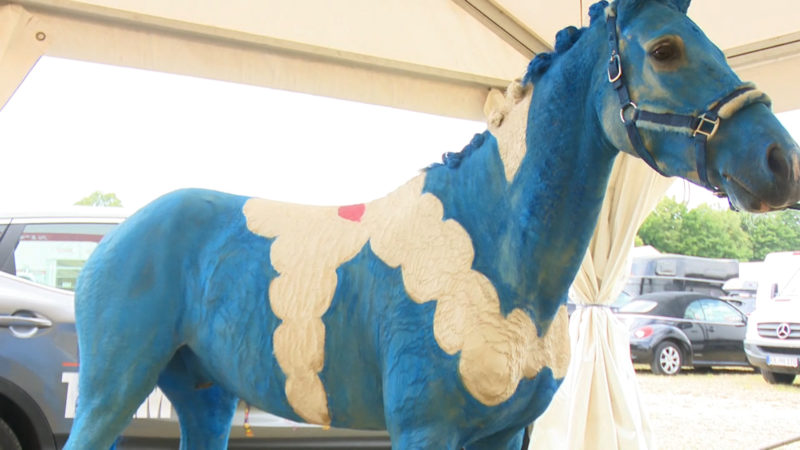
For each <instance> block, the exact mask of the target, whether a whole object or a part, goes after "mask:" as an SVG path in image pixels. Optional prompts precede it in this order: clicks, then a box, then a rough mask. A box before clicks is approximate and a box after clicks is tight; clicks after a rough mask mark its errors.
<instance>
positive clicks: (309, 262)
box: [244, 175, 569, 424]
mask: <svg viewBox="0 0 800 450" xmlns="http://www.w3.org/2000/svg"><path fill="white" fill-rule="evenodd" d="M424 181H425V175H420V176H418V177H417V178H416V179H414V180H413V181H412V182H410V183H408V184H406V185H405V186H403V187H402V188H400V189H399V190H397V191H396V192H394V193H392V194H390V195H389V196H387V197H386V198H383V199H380V200H376V201H374V202H370V203H368V204H367V205H365V206H364V207H363V208H360V209H359V212H361V214H359V215H357V216H355V217H354V216H348V217H342V214H341V211H342V210H341V208H335V207H329V208H324V207H308V206H303V205H291V204H286V203H281V202H274V201H270V200H263V199H251V200H248V202H247V203H246V204H245V206H244V214H245V216H247V225H248V228H249V229H250V230H251V231H253V232H254V233H256V234H259V235H261V236H264V237H267V238H274V239H275V240H274V242H273V244H272V247H271V252H270V261H271V262H272V265H273V267H274V268H275V270H277V272H278V273H279V274H280V276H278V277H277V278H276V279H275V280H273V281H272V282H271V284H270V287H269V299H270V305H271V308H272V311H273V312H274V313H275V315H276V316H277V317H278V318H279V319H280V320H281V324H280V325H279V326H278V328H277V329H276V330H275V335H274V341H273V348H274V353H275V357H276V358H277V360H278V363H279V364H280V366H281V369H282V370H283V372H284V373H285V374H286V377H287V380H286V397H287V399H288V401H289V403H290V404H291V405H292V407H293V408H294V410H295V411H296V412H297V413H298V415H300V416H301V417H302V418H303V419H304V420H306V421H308V422H311V423H320V424H329V423H330V416H329V414H328V408H327V400H326V399H327V396H326V393H325V387H324V386H323V383H322V382H321V381H320V379H319V376H318V373H319V372H321V371H322V369H323V366H324V360H325V357H324V343H325V325H324V323H323V320H322V316H323V314H324V313H325V312H326V311H327V310H328V308H329V307H330V304H331V301H332V300H333V296H334V292H335V290H336V285H337V276H336V270H337V269H338V268H339V267H340V266H341V265H342V264H343V263H345V262H347V261H349V260H351V259H352V258H353V257H355V255H356V254H358V252H359V251H360V250H361V249H362V248H363V247H364V246H365V245H366V243H367V242H369V243H370V250H371V252H372V253H373V254H374V255H375V256H376V257H377V258H379V259H380V260H381V261H382V262H383V263H385V264H386V265H388V266H389V267H391V268H398V267H400V268H401V274H402V281H403V286H404V289H405V291H406V293H407V294H408V296H409V297H410V298H411V299H412V300H413V301H415V302H417V303H424V302H428V301H432V300H435V301H436V309H435V313H434V319H433V323H432V324H431V326H432V327H433V333H434V337H435V339H436V342H437V344H438V345H439V347H440V348H441V349H442V350H443V351H444V352H445V353H447V354H449V355H455V354H457V353H459V352H460V356H459V358H460V360H459V373H460V375H461V378H462V380H463V382H464V385H465V387H466V388H467V390H468V391H469V392H470V394H471V395H473V396H474V397H475V398H476V399H478V400H479V401H480V402H481V403H483V404H485V405H497V404H499V403H501V402H503V401H505V400H507V399H508V398H509V397H510V396H511V395H512V394H513V393H514V391H515V390H516V387H517V384H518V383H519V381H520V380H521V379H522V378H523V377H525V378H533V377H534V376H535V375H536V374H538V372H539V370H541V369H542V367H544V365H545V364H548V365H550V366H551V367H552V368H553V370H554V372H555V375H556V377H557V378H563V377H564V375H565V370H566V366H567V363H568V361H569V343H568V342H566V341H564V340H563V339H562V337H563V335H564V333H565V331H566V326H567V325H566V322H567V317H566V310H565V309H564V308H562V312H561V314H560V315H559V316H558V320H557V321H556V326H551V327H547V328H546V330H543V332H542V334H543V335H544V337H543V339H540V338H539V333H538V332H537V328H536V325H534V323H533V321H532V320H531V319H530V317H529V316H528V315H527V314H526V313H525V312H524V311H522V310H520V309H515V310H514V311H512V312H511V313H510V314H509V315H508V316H507V317H506V316H504V315H503V314H501V311H500V302H499V298H498V295H497V292H496V291H495V289H494V287H493V285H492V283H491V281H490V280H489V279H487V278H486V276H484V275H483V274H481V273H480V272H478V271H475V270H473V269H472V262H473V260H474V249H473V247H472V240H471V239H470V236H469V234H468V233H467V232H466V231H465V230H464V229H463V228H462V227H461V226H460V225H459V224H458V222H456V221H455V220H453V219H449V220H442V216H443V213H444V208H443V206H442V204H441V202H440V201H439V200H438V199H437V198H436V197H435V196H434V195H431V194H422V187H423V185H424ZM554 337H555V339H554Z"/></svg>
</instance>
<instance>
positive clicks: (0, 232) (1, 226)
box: [0, 223, 7, 238]
mask: <svg viewBox="0 0 800 450" xmlns="http://www.w3.org/2000/svg"><path fill="white" fill-rule="evenodd" d="M6 227H7V225H5V224H2V223H0V238H2V237H3V233H5V231H6Z"/></svg>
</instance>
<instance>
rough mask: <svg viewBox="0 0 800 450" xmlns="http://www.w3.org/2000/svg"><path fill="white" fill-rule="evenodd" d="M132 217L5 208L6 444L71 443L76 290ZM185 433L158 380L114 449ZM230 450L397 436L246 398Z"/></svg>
mask: <svg viewBox="0 0 800 450" xmlns="http://www.w3.org/2000/svg"><path fill="white" fill-rule="evenodd" d="M126 216H127V214H126V213H125V212H124V211H122V210H120V209H119V208H89V209H84V208H76V209H74V210H70V211H67V212H64V213H58V214H55V213H51V212H48V213H46V214H0V448H3V449H5V448H10V449H14V448H23V449H56V448H61V447H62V446H63V445H64V443H65V442H66V439H67V437H68V435H69V430H70V427H71V426H72V418H73V417H74V414H75V408H76V405H77V403H78V401H79V393H78V366H79V358H78V345H77V338H76V334H75V314H74V301H73V300H74V299H73V293H72V291H73V290H74V289H75V284H76V282H77V279H78V275H79V274H80V271H81V268H82V267H83V265H84V263H85V262H86V260H87V259H88V257H89V255H90V254H91V252H92V250H93V249H94V248H95V247H96V246H97V244H98V243H99V242H100V240H101V239H102V238H103V236H105V234H106V233H108V232H109V231H111V230H113V229H114V227H116V226H117V225H118V224H119V223H120V222H122V221H123V220H124V219H125V217H126ZM245 416H247V419H248V420H247V422H246V424H247V427H245ZM248 431H249V432H252V436H253V437H248V436H247V435H248ZM179 436H180V431H179V426H178V422H177V415H176V413H175V411H174V410H173V408H172V406H171V405H170V403H169V400H168V399H167V398H166V397H165V396H164V394H163V393H162V392H161V391H160V390H159V389H158V388H156V389H155V390H154V391H153V392H152V393H151V394H150V395H149V396H148V397H147V399H145V401H144V403H143V404H142V405H141V407H139V409H138V410H137V411H136V412H135V414H134V418H133V420H132V421H131V424H130V425H129V426H128V427H127V429H126V430H125V432H124V433H123V436H122V437H121V439H120V441H119V442H118V445H117V448H121V449H131V448H148V449H157V448H177V447H178V439H179ZM229 448H232V449H235V448H298V449H302V448H306V449H312V448H313V449H316V448H374V449H389V448H391V444H390V441H389V437H388V434H387V433H386V432H383V431H355V430H344V429H335V428H331V429H325V428H322V427H318V426H311V425H307V424H300V423H295V422H291V421H289V420H285V419H282V418H279V417H276V416H273V415H271V414H267V413H265V412H262V411H258V410H256V409H252V410H251V409H250V408H249V407H248V406H247V405H244V404H241V405H240V407H239V410H238V411H237V413H236V415H235V417H234V425H233V427H232V429H231V440H230V447H229Z"/></svg>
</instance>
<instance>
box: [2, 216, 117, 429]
mask: <svg viewBox="0 0 800 450" xmlns="http://www.w3.org/2000/svg"><path fill="white" fill-rule="evenodd" d="M113 227H114V224H112V223H48V222H41V221H35V220H34V219H26V220H25V221H22V223H14V222H12V223H11V224H9V225H8V227H7V229H6V232H5V233H4V234H3V236H2V240H0V270H1V271H2V273H0V378H2V379H3V380H6V381H7V382H8V383H10V384H12V385H14V386H16V387H17V388H18V389H20V390H21V391H22V392H24V393H25V394H26V395H27V396H28V397H29V398H30V399H31V401H32V402H33V403H35V405H36V407H37V408H36V409H38V410H39V411H41V413H42V414H43V415H44V417H45V419H46V424H47V425H48V427H49V428H50V430H51V432H52V433H53V434H54V435H57V436H65V435H66V434H67V433H68V431H69V425H70V421H69V420H68V419H69V417H70V412H71V410H72V409H74V403H75V401H76V396H75V395H70V384H69V381H70V380H71V379H72V378H71V377H73V378H77V365H78V362H77V361H78V359H77V358H78V354H77V352H78V348H77V340H76V335H75V324H74V322H75V318H74V312H73V310H74V306H73V295H72V292H70V291H71V290H73V289H74V288H75V282H76V280H77V277H78V273H79V272H80V269H81V268H82V267H83V264H84V263H85V262H86V260H87V259H88V257H89V254H90V253H91V251H92V250H93V249H94V248H95V247H96V246H97V244H98V243H99V241H100V239H101V238H102V237H103V235H104V234H105V233H106V232H108V231H109V230H111V229H112V228H113Z"/></svg>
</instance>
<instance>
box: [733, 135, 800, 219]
mask: <svg viewBox="0 0 800 450" xmlns="http://www.w3.org/2000/svg"><path fill="white" fill-rule="evenodd" d="M775 122H777V120H775ZM778 125H779V124H778ZM780 131H781V132H782V133H780V134H781V136H779V137H778V138H776V139H773V140H771V141H768V142H767V143H766V144H761V145H759V144H757V142H758V141H759V139H757V137H755V138H753V139H752V141H751V145H753V144H754V145H755V146H756V148H755V149H754V150H755V158H754V159H755V160H750V161H748V160H747V159H749V158H746V157H744V158H741V159H742V160H741V161H738V164H731V165H728V166H729V167H728V168H726V169H723V170H721V171H720V185H721V187H722V189H723V190H724V191H725V193H726V194H727V195H728V197H729V199H730V201H731V205H732V206H733V207H735V208H737V209H741V210H745V211H750V212H768V211H776V210H782V209H786V208H790V207H792V206H795V205H797V203H798V202H800V147H798V145H797V143H795V142H794V141H793V140H792V139H791V137H790V136H789V134H788V132H786V130H784V129H783V128H782V127H781V129H780ZM759 147H760V149H759Z"/></svg>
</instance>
